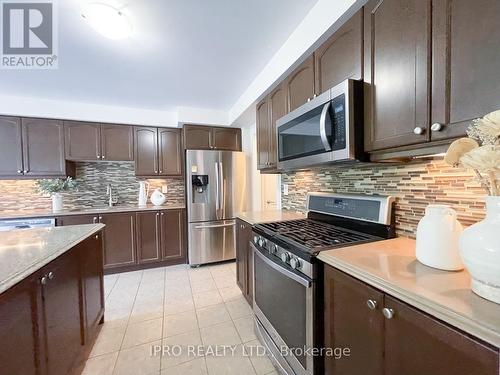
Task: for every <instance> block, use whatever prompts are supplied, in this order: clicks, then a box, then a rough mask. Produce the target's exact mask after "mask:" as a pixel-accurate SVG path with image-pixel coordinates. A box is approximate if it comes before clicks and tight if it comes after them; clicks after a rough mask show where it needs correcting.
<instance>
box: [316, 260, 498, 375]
mask: <svg viewBox="0 0 500 375" xmlns="http://www.w3.org/2000/svg"><path fill="white" fill-rule="evenodd" d="M324 279H325V289H324V293H325V298H324V301H325V309H324V311H325V346H326V347H331V348H334V347H337V348H338V347H342V348H350V356H349V357H345V358H343V359H340V360H336V359H334V358H333V357H330V358H328V357H327V358H326V361H325V366H326V369H325V370H326V371H325V372H326V373H327V374H352V375H357V374H359V375H361V374H374V375H401V374H405V375H420V374H454V375H470V374H474V375H498V369H499V353H498V349H497V348H492V347H490V346H488V345H486V344H483V343H482V342H481V341H479V340H477V339H475V338H473V337H471V336H470V335H467V334H465V333H462V332H460V331H459V330H457V329H455V328H453V327H450V326H448V325H446V324H444V323H442V322H441V321H439V320H438V319H436V318H434V317H432V316H430V315H427V314H425V313H423V312H421V311H419V310H417V309H415V308H413V307H411V306H409V305H407V304H405V303H403V302H401V301H399V300H397V299H395V298H393V297H391V296H389V295H387V294H384V293H382V292H381V291H379V290H377V289H374V288H372V287H370V286H368V285H366V284H364V283H362V282H361V281H359V280H357V279H355V278H353V277H351V276H349V275H346V274H344V273H343V272H340V271H338V270H336V269H334V268H333V267H330V266H326V267H325V275H324ZM384 310H385V311H384ZM415 353H418V356H419V358H422V360H421V361H415Z"/></svg>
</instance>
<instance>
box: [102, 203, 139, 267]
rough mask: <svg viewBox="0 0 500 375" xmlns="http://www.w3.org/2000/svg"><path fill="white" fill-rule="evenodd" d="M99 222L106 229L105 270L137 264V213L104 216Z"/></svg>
mask: <svg viewBox="0 0 500 375" xmlns="http://www.w3.org/2000/svg"><path fill="white" fill-rule="evenodd" d="M99 222H100V223H102V224H105V225H106V228H104V268H105V269H109V268H117V267H123V266H130V265H134V264H136V263H137V256H136V242H135V234H136V231H135V212H126V213H116V214H103V215H100V216H99Z"/></svg>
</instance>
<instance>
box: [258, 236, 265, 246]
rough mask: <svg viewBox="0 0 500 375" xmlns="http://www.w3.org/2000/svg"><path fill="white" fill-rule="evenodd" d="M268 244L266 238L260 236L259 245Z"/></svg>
mask: <svg viewBox="0 0 500 375" xmlns="http://www.w3.org/2000/svg"><path fill="white" fill-rule="evenodd" d="M265 244H266V240H265V239H264V238H262V237H261V238H259V246H260V247H264V245H265Z"/></svg>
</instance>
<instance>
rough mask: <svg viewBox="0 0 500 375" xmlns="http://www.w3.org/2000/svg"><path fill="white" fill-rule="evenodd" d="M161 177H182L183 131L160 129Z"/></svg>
mask: <svg viewBox="0 0 500 375" xmlns="http://www.w3.org/2000/svg"><path fill="white" fill-rule="evenodd" d="M158 142H159V145H160V147H159V160H160V175H162V176H182V154H183V151H182V131H181V129H162V128H159V129H158Z"/></svg>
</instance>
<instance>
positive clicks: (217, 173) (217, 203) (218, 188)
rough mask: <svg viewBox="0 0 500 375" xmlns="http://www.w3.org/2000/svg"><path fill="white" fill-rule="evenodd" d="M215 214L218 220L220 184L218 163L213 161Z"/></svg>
mask: <svg viewBox="0 0 500 375" xmlns="http://www.w3.org/2000/svg"><path fill="white" fill-rule="evenodd" d="M215 195H216V197H215V216H216V217H217V220H220V217H219V210H220V186H219V163H218V162H215Z"/></svg>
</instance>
